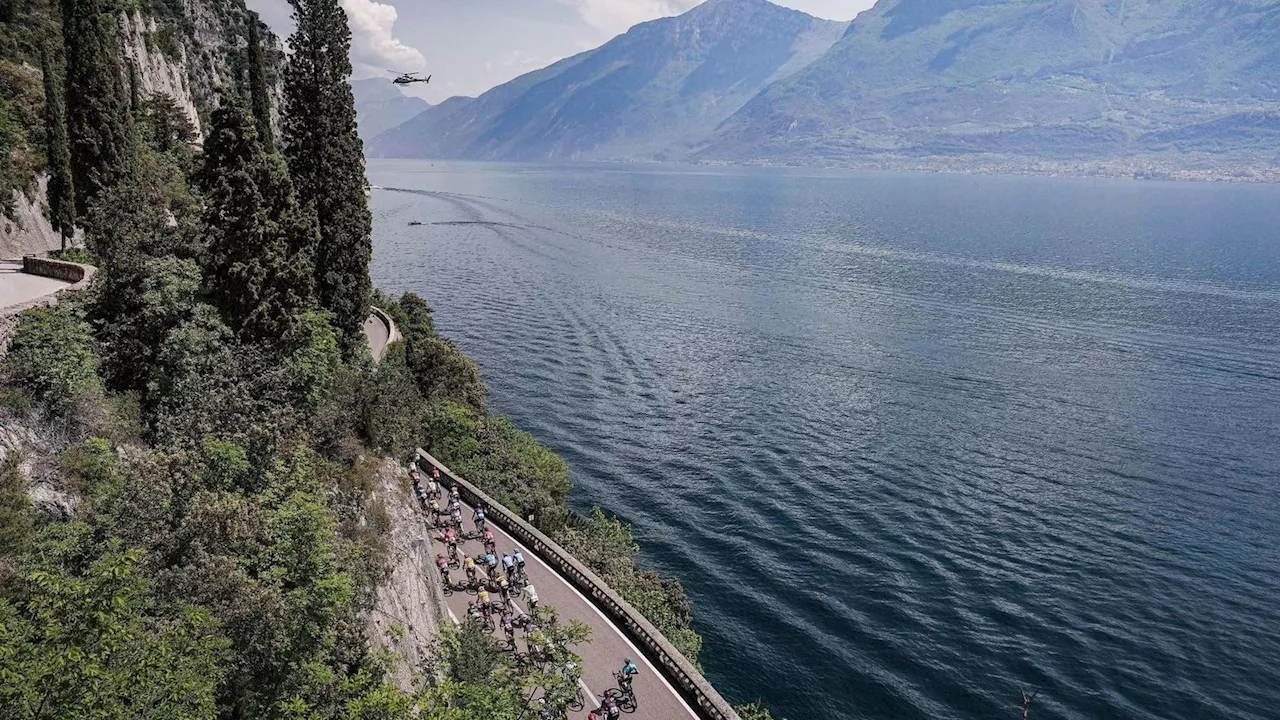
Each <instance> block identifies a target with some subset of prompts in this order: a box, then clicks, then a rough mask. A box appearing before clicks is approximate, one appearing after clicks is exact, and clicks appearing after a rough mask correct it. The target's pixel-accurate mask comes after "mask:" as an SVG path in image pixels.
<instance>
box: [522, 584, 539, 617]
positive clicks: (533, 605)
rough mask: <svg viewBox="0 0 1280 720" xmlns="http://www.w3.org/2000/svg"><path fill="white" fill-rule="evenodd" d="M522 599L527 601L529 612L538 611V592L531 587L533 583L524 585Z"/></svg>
mask: <svg viewBox="0 0 1280 720" xmlns="http://www.w3.org/2000/svg"><path fill="white" fill-rule="evenodd" d="M524 597H525V599H526V600H528V601H529V612H535V611H536V610H537V609H538V591H537V589H535V588H534V587H533V583H530V582H527V583H525V584H524Z"/></svg>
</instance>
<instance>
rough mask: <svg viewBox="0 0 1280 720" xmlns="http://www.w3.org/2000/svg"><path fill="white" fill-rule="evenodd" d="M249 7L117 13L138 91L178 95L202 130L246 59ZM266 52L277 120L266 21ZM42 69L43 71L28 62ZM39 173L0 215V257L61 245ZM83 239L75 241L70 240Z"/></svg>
mask: <svg viewBox="0 0 1280 720" xmlns="http://www.w3.org/2000/svg"><path fill="white" fill-rule="evenodd" d="M249 18H250V14H249V11H248V10H246V9H245V8H244V4H243V2H242V0H183V10H182V14H181V16H180V17H168V18H156V17H151V16H148V15H145V14H143V13H142V12H141V11H140V10H137V9H134V10H132V11H129V12H122V13H121V14H120V15H119V16H118V17H117V25H118V26H119V28H120V41H121V49H122V51H123V53H124V56H125V60H126V62H128V63H129V65H131V66H132V67H133V72H134V77H135V78H136V82H137V91H138V93H139V94H140V95H141V96H143V97H145V96H147V95H150V94H154V93H159V94H162V95H166V96H168V97H170V98H172V99H173V101H174V102H175V103H176V104H177V106H178V107H180V108H182V111H183V112H184V113H185V114H186V116H187V118H188V119H189V120H190V121H191V123H192V125H193V126H194V127H195V128H196V130H197V131H198V132H203V124H204V121H203V120H202V119H201V116H202V115H203V114H205V113H206V112H207V110H208V109H209V108H212V107H214V106H215V105H216V104H217V97H218V92H219V91H220V90H221V89H223V88H226V87H232V86H233V85H234V83H235V82H236V80H235V76H236V68H237V67H239V66H240V65H242V64H243V57H244V54H245V46H246V42H247V41H246V39H245V36H246V31H245V23H247V22H248V21H249ZM262 43H263V58H264V60H265V61H266V64H267V80H268V82H270V83H271V95H272V98H271V100H272V105H271V107H272V116H273V118H274V121H275V124H276V126H277V130H278V126H279V108H280V103H281V100H282V98H283V88H282V86H281V85H280V82H279V78H280V72H279V68H280V66H281V64H282V63H283V61H284V46H283V44H282V43H281V41H280V38H279V37H277V36H276V35H275V34H273V33H272V32H271V31H270V30H268V29H266V28H264V29H263V34H262ZM30 71H31V72H33V73H35V74H36V75H37V76H38V75H39V70H38V69H36V68H30ZM45 185H46V179H45V178H44V177H43V176H42V177H41V178H40V180H39V183H38V185H37V187H36V191H35V193H34V194H33V195H31V196H30V197H27V196H22V195H21V194H19V195H18V196H17V197H15V202H14V206H15V212H14V217H15V219H13V220H11V219H9V218H5V217H4V216H2V215H0V259H14V258H18V257H21V256H23V255H26V254H30V253H43V252H48V251H50V250H54V249H57V248H59V247H61V245H62V240H61V238H59V237H58V234H57V233H56V232H54V231H53V228H52V227H51V226H50V225H49V220H48V218H47V217H46V213H47V211H48V208H47V205H48V197H47V195H46V193H45ZM72 244H73V245H76V246H78V241H73V243H72Z"/></svg>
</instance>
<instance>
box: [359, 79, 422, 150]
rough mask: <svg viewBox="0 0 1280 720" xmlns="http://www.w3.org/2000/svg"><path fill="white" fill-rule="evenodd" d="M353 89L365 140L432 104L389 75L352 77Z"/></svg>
mask: <svg viewBox="0 0 1280 720" xmlns="http://www.w3.org/2000/svg"><path fill="white" fill-rule="evenodd" d="M351 90H352V92H353V93H354V94H355V96H356V123H357V124H358V125H359V128H360V137H361V138H363V139H364V141H365V142H366V143H367V142H369V140H371V139H372V138H374V137H377V136H378V135H379V134H380V133H382V132H384V131H386V130H389V129H391V128H393V127H395V126H397V125H399V124H400V123H402V122H404V121H406V120H408V119H409V118H412V117H413V116H414V115H417V114H418V113H420V112H422V111H423V110H426V109H427V108H429V107H431V104H430V103H428V102H427V101H426V100H423V99H422V98H420V97H412V96H409V95H405V94H404V93H402V92H400V88H398V87H396V86H395V84H393V83H392V82H391V81H390V80H389V79H387V80H384V79H382V78H369V79H366V80H353V81H352V82H351Z"/></svg>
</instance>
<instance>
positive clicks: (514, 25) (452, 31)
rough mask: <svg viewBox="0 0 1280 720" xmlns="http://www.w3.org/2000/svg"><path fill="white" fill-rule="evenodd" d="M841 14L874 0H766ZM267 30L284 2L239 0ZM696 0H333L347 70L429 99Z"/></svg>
mask: <svg viewBox="0 0 1280 720" xmlns="http://www.w3.org/2000/svg"><path fill="white" fill-rule="evenodd" d="M773 1H774V2H776V3H777V4H779V5H785V6H787V7H792V8H795V9H797V10H802V11H804V12H807V13H809V14H811V15H816V16H818V17H824V18H829V19H832V20H849V19H852V18H853V16H854V15H856V14H858V13H859V12H861V11H862V10H865V9H867V8H868V7H870V6H871V5H872V4H873V2H874V0H773ZM247 2H248V5H249V7H251V8H254V9H255V10H258V12H259V13H261V14H262V17H263V19H264V20H266V21H267V23H268V24H269V25H271V26H272V28H274V29H275V30H276V31H277V32H279V33H280V34H282V35H286V34H287V33H288V32H289V30H290V24H289V22H288V17H289V8H288V3H287V2H286V0H247ZM699 2H700V0H380V1H379V0H342V5H343V6H344V7H345V8H346V9H347V15H348V17H349V19H350V22H351V30H352V53H351V54H352V60H353V62H354V64H355V66H356V77H371V76H383V77H387V78H388V79H389V78H390V75H389V74H388V73H387V72H386V70H397V71H424V72H429V73H432V74H433V75H434V78H433V79H432V80H431V84H430V85H429V86H425V87H424V86H423V85H415V86H412V87H413V91H414V93H415V94H418V95H421V96H422V97H425V98H426V99H427V100H429V101H431V102H439V101H441V100H443V99H445V98H447V97H450V96H452V95H478V94H480V93H482V92H484V91H485V90H488V89H489V88H491V87H493V86H494V85H500V84H502V83H504V82H506V81H508V80H510V79H512V78H514V77H516V76H518V75H521V74H523V73H526V72H529V71H530V70H536V69H538V68H540V67H544V66H546V65H549V64H551V63H552V62H555V61H556V60H559V59H561V58H564V57H568V56H570V55H574V54H576V53H579V52H582V51H583V50H590V49H591V48H594V47H598V46H600V45H602V44H603V43H605V42H607V41H608V40H609V39H610V38H612V37H614V36H615V35H618V34H620V33H623V32H625V31H626V30H627V28H629V27H631V26H632V25H634V24H636V23H638V22H644V21H645V20H652V19H654V18H657V17H662V16H667V15H678V14H680V13H682V12H684V11H686V10H688V9H690V8H691V7H693V6H695V5H697V4H698V3H699Z"/></svg>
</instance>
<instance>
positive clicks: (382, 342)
mask: <svg viewBox="0 0 1280 720" xmlns="http://www.w3.org/2000/svg"><path fill="white" fill-rule="evenodd" d="M364 336H365V338H366V339H367V340H368V341H369V350H371V351H372V352H373V359H374V360H381V359H382V353H384V352H386V351H387V340H388V339H389V338H388V332H387V326H386V325H385V324H383V322H382V320H381V319H379V318H378V314H377V313H369V317H368V318H366V319H365V321H364Z"/></svg>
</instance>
